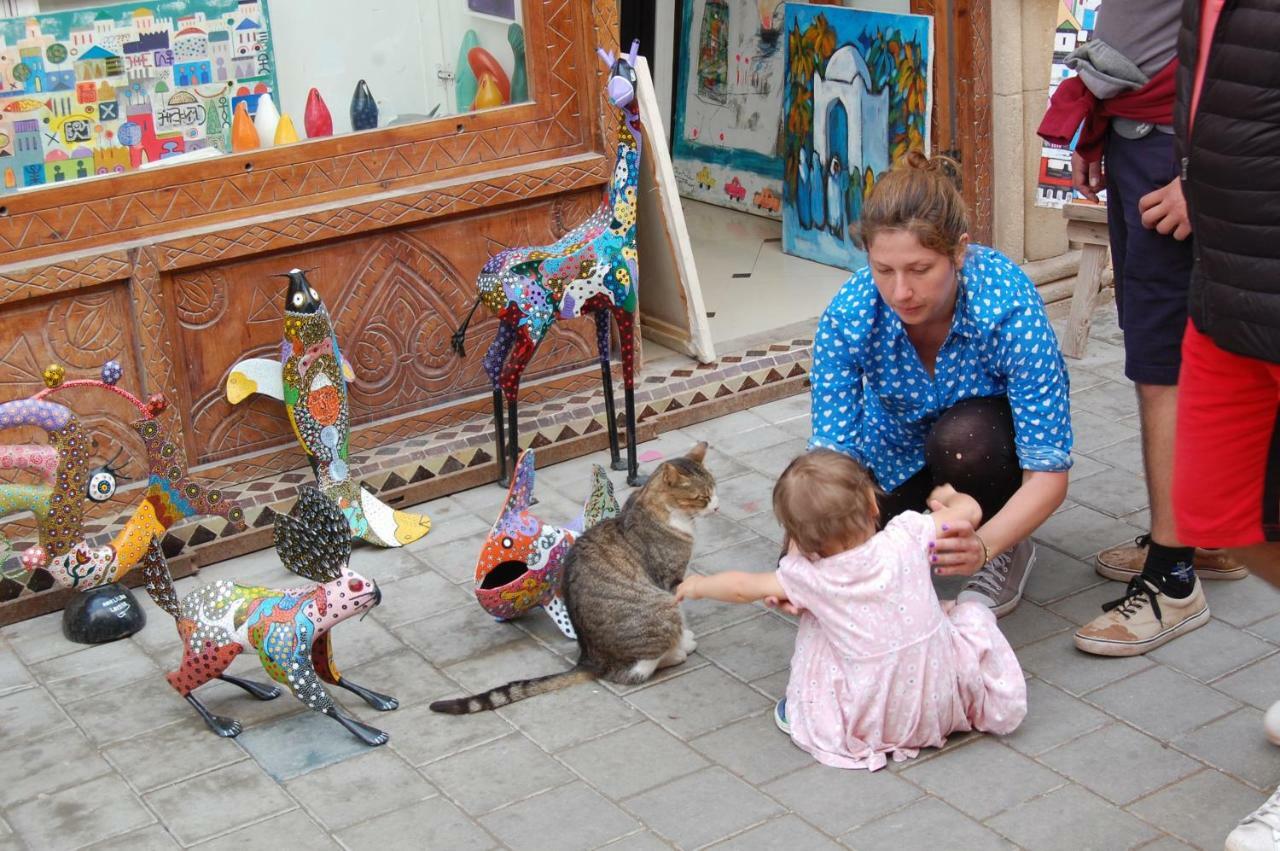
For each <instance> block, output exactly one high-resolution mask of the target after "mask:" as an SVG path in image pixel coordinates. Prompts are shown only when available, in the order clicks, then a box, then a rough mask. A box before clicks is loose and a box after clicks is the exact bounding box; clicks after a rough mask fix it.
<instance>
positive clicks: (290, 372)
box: [227, 269, 431, 547]
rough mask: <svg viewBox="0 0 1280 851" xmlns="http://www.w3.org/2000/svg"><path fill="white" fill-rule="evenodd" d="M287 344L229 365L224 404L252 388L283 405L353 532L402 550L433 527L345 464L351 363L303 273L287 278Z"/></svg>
mask: <svg viewBox="0 0 1280 851" xmlns="http://www.w3.org/2000/svg"><path fill="white" fill-rule="evenodd" d="M282 277H287V278H288V279H289V287H288V291H287V292H286V294H285V307H284V342H283V343H282V344H281V346H280V359H279V360H278V361H277V360H272V359H269V358H248V359H246V360H242V361H240V362H239V363H237V364H236V365H235V366H233V367H232V368H231V375H230V376H229V377H228V378H227V401H229V402H231V404H233V405H235V404H238V403H239V402H240V401H242V400H243V399H245V398H246V397H248V396H250V395H251V394H253V393H262V394H265V395H267V396H270V397H272V398H273V399H279V400H280V401H282V402H284V409H285V412H286V413H287V414H288V415H289V424H290V425H292V426H293V433H294V434H295V435H296V436H297V438H298V442H299V443H301V444H302V448H303V450H305V451H306V453H307V460H309V461H310V462H311V468H312V469H313V470H314V471H315V474H316V479H317V480H318V481H319V484H320V489H321V490H322V491H324V493H325V494H326V495H327V496H328V497H329V498H330V499H332V500H333V501H334V502H336V503H338V507H339V508H341V509H342V513H343V514H345V515H346V517H347V522H348V524H349V525H350V527H351V534H352V536H354V537H357V538H362V539H364V540H365V541H368V542H369V543H371V544H374V545H375V546H379V547H399V546H403V545H405V544H409V543H412V542H413V541H416V540H418V539H419V538H421V537H422V536H423V535H425V534H427V532H429V531H430V530H431V520H430V519H429V518H428V517H427V516H426V515H425V514H409V513H407V512H404V511H396V510H395V509H393V508H392V507H391V506H389V505H387V504H386V503H384V502H383V501H382V500H380V499H378V498H377V497H376V496H374V495H373V494H372V493H370V492H369V491H368V490H366V489H365V488H364V487H363V486H362V485H361V484H360V483H359V482H358V481H356V480H355V479H354V478H352V476H351V470H350V468H349V467H348V466H347V440H348V436H349V429H350V413H349V409H348V404H349V400H348V393H347V381H348V380H351V379H354V378H355V375H354V373H352V371H351V365H350V364H349V363H348V362H347V360H346V358H344V357H343V356H342V352H341V351H340V350H339V349H338V337H337V335H336V334H335V333H334V330H333V323H332V321H331V320H330V319H329V312H328V311H327V310H325V306H324V302H322V301H321V300H320V294H319V293H318V292H316V290H315V288H314V287H312V286H311V284H310V283H309V282H308V281H307V276H306V273H305V272H303V271H302V270H301V269H294V270H293V271H291V272H289V274H288V275H285V276H282Z"/></svg>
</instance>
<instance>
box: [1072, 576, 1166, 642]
mask: <svg viewBox="0 0 1280 851" xmlns="http://www.w3.org/2000/svg"><path fill="white" fill-rule="evenodd" d="M1095 575H1096V574H1095ZM1124 594H1125V586H1124V584H1123V583H1120V582H1112V581H1110V580H1108V581H1105V582H1103V583H1102V584H1100V585H1094V586H1093V587H1092V588H1086V589H1085V590H1083V591H1080V592H1078V593H1076V594H1072V595H1071V596H1070V597H1064V598H1062V599H1061V600H1058V601H1057V602H1054V603H1050V604H1049V610H1050V611H1052V612H1053V613H1055V614H1057V615H1060V616H1062V617H1064V618H1066V619H1067V620H1069V621H1071V623H1073V624H1075V625H1077V626H1084V625H1085V624H1087V623H1089V622H1090V621H1092V620H1093V619H1094V618H1096V617H1098V616H1099V615H1101V614H1102V613H1103V612H1102V606H1103V604H1104V603H1110V602H1113V601H1115V600H1119V599H1120V598H1121V597H1123V596H1124ZM1073 632H1074V630H1073ZM1175 643H1176V642H1175Z"/></svg>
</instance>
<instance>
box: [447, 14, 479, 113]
mask: <svg viewBox="0 0 1280 851" xmlns="http://www.w3.org/2000/svg"><path fill="white" fill-rule="evenodd" d="M479 46H480V36H478V35H476V31H475V30H467V31H466V32H465V33H463V34H462V43H461V44H459V45H458V61H457V62H455V63H454V68H453V73H454V75H455V76H454V81H453V96H454V101H455V103H456V104H457V111H458V112H467V111H469V110H470V109H471V104H473V103H475V100H476V88H477V87H478V86H479V81H478V80H477V79H476V75H475V74H473V73H472V72H471V64H470V63H469V62H468V61H467V55H468V54H469V53H471V49H472V48H473V47H479Z"/></svg>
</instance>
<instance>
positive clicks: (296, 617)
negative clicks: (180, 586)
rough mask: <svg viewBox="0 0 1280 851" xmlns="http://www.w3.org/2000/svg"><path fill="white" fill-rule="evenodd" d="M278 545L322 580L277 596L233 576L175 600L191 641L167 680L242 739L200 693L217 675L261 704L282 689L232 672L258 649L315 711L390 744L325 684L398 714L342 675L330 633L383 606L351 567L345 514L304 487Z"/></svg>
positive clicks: (287, 559) (185, 640) (223, 731)
mask: <svg viewBox="0 0 1280 851" xmlns="http://www.w3.org/2000/svg"><path fill="white" fill-rule="evenodd" d="M275 546H276V551H277V552H278V553H279V555H280V560H281V561H282V562H284V566H285V567H287V568H288V569H289V570H291V571H293V572H294V573H296V574H298V575H299V576H301V577H303V578H304V579H309V580H311V581H312V582H315V583H317V584H315V585H309V586H305V587H299V588H290V589H284V590H275V589H271V588H263V587H259V586H256V585H237V584H236V583H234V582H231V581H228V580H225V579H223V580H219V581H217V582H213V583H210V584H208V585H204V586H202V587H200V588H197V589H196V590H194V591H192V592H191V593H190V594H188V595H187V596H186V597H184V598H183V599H182V602H181V604H175V606H174V609H173V610H171V611H170V614H172V615H173V616H174V618H175V619H176V620H177V626H178V635H179V636H181V637H182V645H183V646H182V665H181V667H179V668H178V670H176V671H173V672H171V673H169V674H168V675H166V676H167V679H168V680H169V685H171V686H173V687H174V689H175V690H177V692H178V693H179V694H181V695H182V696H183V697H184V698H186V699H187V702H188V703H190V704H191V705H192V706H193V707H195V710H196V712H198V713H200V717H201V718H203V719H204V720H205V723H207V724H208V725H209V727H210V729H212V730H213V731H214V732H215V733H217V734H218V735H219V736H226V737H231V736H237V735H239V734H240V731H241V726H240V722H239V721H235V720H233V719H231V718H225V717H222V716H219V715H214V714H212V713H210V712H209V710H208V709H207V708H205V705H204V704H203V703H201V702H200V700H199V698H197V697H196V696H195V695H194V694H192V692H193V691H195V689H197V688H199V687H200V686H202V685H204V684H205V683H207V682H209V681H210V680H212V679H214V678H215V677H217V678H220V679H223V680H226V681H228V682H230V683H232V684H233V685H237V686H239V687H240V688H242V689H244V690H245V691H247V692H248V693H249V694H251V695H253V696H254V697H256V698H258V699H259V700H272V699H274V698H276V697H278V696H279V695H280V690H279V689H277V688H274V687H270V686H262V685H260V684H258V683H254V682H250V681H246V680H240V679H238V678H236V677H230V676H227V675H226V674H224V673H223V672H224V671H226V669H227V667H228V666H229V665H230V664H231V663H232V661H233V660H234V659H235V658H236V657H237V656H239V655H240V654H241V653H245V652H249V653H256V654H257V656H258V661H260V662H261V663H262V667H263V669H264V670H265V671H266V672H267V674H268V675H270V677H271V679H273V680H275V681H276V682H278V683H280V684H281V685H282V686H284V687H285V688H287V689H289V691H291V692H292V693H293V696H294V697H296V698H298V700H300V701H302V702H303V703H304V704H306V705H307V706H308V707H310V708H311V709H314V710H315V711H316V712H320V713H322V714H324V715H327V716H329V717H330V718H333V719H334V720H335V721H337V722H338V723H339V724H341V725H342V726H343V727H345V728H346V729H347V730H349V731H350V732H351V733H352V734H353V735H355V736H356V737H357V738H359V739H360V740H361V741H362V742H364V743H365V744H367V745H382V744H385V743H386V742H387V738H388V736H387V734H386V733H384V732H382V731H381V730H378V729H376V728H374V727H370V726H368V725H367V724H362V723H361V722H359V721H357V720H356V719H354V718H352V717H351V716H350V715H348V714H346V713H345V712H343V711H342V709H341V708H340V707H339V706H338V704H337V703H335V702H334V700H333V698H332V697H330V696H329V693H328V691H326V690H325V687H324V683H329V684H330V685H335V686H339V687H340V688H344V689H346V690H347V691H350V692H352V693H353V694H355V695H357V696H359V697H360V698H361V699H362V700H364V701H365V702H366V703H368V704H369V705H370V706H372V707H373V708H374V709H377V710H379V711H381V712H386V711H389V710H392V709H395V708H396V707H397V706H399V703H398V702H397V701H396V699H395V698H393V697H387V696H386V695H383V694H378V693H377V692H374V691H370V690H369V689H366V688H364V687H363V686H359V685H356V684H355V683H353V682H351V681H350V680H348V679H346V678H345V677H343V676H342V674H341V673H339V671H338V668H337V665H336V664H335V662H334V658H333V640H332V638H331V637H330V632H329V631H330V630H331V629H333V627H334V626H336V625H337V624H339V623H341V622H342V621H344V620H346V619H347V618H349V617H351V616H352V615H357V614H362V613H365V612H367V611H369V610H370V609H371V608H373V607H374V606H376V605H378V603H380V602H381V601H382V591H381V590H380V589H379V588H378V585H377V583H375V582H374V581H373V580H371V579H367V578H365V577H363V576H361V575H360V574H358V573H356V572H355V571H353V570H352V569H351V567H350V565H349V564H348V560H349V558H350V556H351V537H350V536H349V535H348V534H347V522H346V518H344V517H343V515H342V512H341V511H339V510H338V507H337V506H336V505H334V504H333V502H332V501H330V500H329V499H328V498H327V497H325V496H324V495H323V494H321V493H320V492H319V491H317V490H315V489H314V488H303V489H302V491H301V493H299V495H298V502H297V504H296V505H295V506H294V508H293V510H292V511H291V512H289V514H288V515H281V516H279V517H277V518H276V526H275Z"/></svg>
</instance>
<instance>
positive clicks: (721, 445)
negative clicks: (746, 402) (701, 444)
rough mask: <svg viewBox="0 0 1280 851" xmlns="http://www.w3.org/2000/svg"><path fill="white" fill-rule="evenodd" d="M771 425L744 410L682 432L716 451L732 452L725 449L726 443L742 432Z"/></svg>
mask: <svg viewBox="0 0 1280 851" xmlns="http://www.w3.org/2000/svg"><path fill="white" fill-rule="evenodd" d="M769 424H770V423H769V420H767V419H765V418H764V417H762V416H760V415H759V414H757V413H756V412H755V411H750V410H744V411H736V412H734V413H732V414H728V415H726V416H723V417H715V418H713V419H709V420H703V421H702V422H700V423H693V424H692V425H687V426H682V427H681V429H680V430H681V431H682V432H684V433H685V434H686V435H688V436H689V437H690V438H692V439H693V440H695V441H698V440H705V441H706V442H707V444H708V446H710V447H712V448H714V449H722V450H724V451H727V452H732V450H731V449H725V442H726V441H729V440H732V439H733V438H734V437H735V436H737V435H739V434H741V433H742V432H746V431H753V430H755V429H758V428H764V427H765V426H767V425H769Z"/></svg>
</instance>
